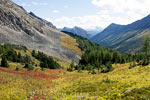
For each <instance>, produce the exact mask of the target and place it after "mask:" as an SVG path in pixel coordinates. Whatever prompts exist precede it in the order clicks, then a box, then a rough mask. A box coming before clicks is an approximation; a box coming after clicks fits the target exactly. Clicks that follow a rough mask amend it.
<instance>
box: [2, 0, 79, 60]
mask: <svg viewBox="0 0 150 100" xmlns="http://www.w3.org/2000/svg"><path fill="white" fill-rule="evenodd" d="M66 38H67V39H70V41H74V43H75V40H74V39H73V38H71V37H70V36H69V35H67V34H65V33H62V32H60V31H58V30H56V29H54V28H52V27H49V26H48V25H47V24H45V23H43V22H41V20H39V19H38V18H35V17H33V16H31V15H30V14H28V13H27V12H26V11H25V10H23V9H22V8H20V6H18V5H16V4H15V3H13V2H12V1H11V0H0V43H1V44H3V43H11V44H16V45H24V46H26V47H27V48H30V49H35V50H38V51H41V52H44V53H46V54H48V55H49V56H53V57H55V58H58V59H60V60H63V61H67V62H71V61H72V60H74V61H75V62H78V61H79V59H80V56H79V54H78V53H77V52H76V51H75V50H74V49H72V48H71V46H72V44H69V43H68V44H67V41H64V39H66ZM65 44H66V45H67V46H68V47H70V48H68V47H67V46H65ZM75 47H76V48H77V49H78V47H77V46H74V48H75Z"/></svg>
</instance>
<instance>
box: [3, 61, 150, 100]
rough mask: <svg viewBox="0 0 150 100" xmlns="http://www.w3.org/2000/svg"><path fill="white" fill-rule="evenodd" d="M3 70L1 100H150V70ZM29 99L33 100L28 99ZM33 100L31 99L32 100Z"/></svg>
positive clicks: (123, 66)
mask: <svg viewBox="0 0 150 100" xmlns="http://www.w3.org/2000/svg"><path fill="white" fill-rule="evenodd" d="M19 67H20V70H19V71H15V67H10V68H8V69H5V68H0V100H10V99H13V100H25V99H26V98H28V100H34V99H35V100H37V99H42V98H43V99H47V100H58V99H60V100H62V99H64V100H72V99H89V98H90V100H94V99H98V98H99V100H105V99H110V100H116V99H118V100H132V99H133V100H134V99H136V100H137V99H140V100H141V99H144V100H147V99H148V98H150V96H149V94H150V92H149V90H150V89H149V86H150V77H149V76H150V73H149V72H150V66H147V67H140V66H138V67H135V68H133V69H128V67H129V64H124V65H114V68H115V70H114V71H113V72H110V73H106V74H97V75H91V74H88V73H87V72H83V73H77V72H66V71H65V70H45V71H40V70H37V69H35V70H34V71H27V70H26V69H23V68H21V66H19ZM29 98H30V99H29ZM31 98H32V99H31Z"/></svg>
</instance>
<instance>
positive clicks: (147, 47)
mask: <svg viewBox="0 0 150 100" xmlns="http://www.w3.org/2000/svg"><path fill="white" fill-rule="evenodd" d="M142 51H143V55H144V59H143V62H142V65H143V66H145V65H149V64H150V36H149V35H147V36H146V37H145V39H144V41H143V45H142Z"/></svg>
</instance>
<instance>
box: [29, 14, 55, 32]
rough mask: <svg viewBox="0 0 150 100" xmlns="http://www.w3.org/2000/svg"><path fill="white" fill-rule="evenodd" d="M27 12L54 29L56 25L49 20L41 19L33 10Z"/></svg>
mask: <svg viewBox="0 0 150 100" xmlns="http://www.w3.org/2000/svg"><path fill="white" fill-rule="evenodd" d="M29 14H30V15H31V16H33V17H35V18H37V19H38V20H40V21H41V22H42V23H43V24H47V25H48V26H50V27H52V28H54V29H56V26H54V25H53V24H52V23H51V22H48V21H47V20H45V19H42V18H40V17H38V16H36V15H35V14H34V13H33V12H30V13H29Z"/></svg>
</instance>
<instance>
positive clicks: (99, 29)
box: [86, 27, 103, 36]
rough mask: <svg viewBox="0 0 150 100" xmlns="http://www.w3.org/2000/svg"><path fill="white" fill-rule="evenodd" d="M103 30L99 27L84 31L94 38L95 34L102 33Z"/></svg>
mask: <svg viewBox="0 0 150 100" xmlns="http://www.w3.org/2000/svg"><path fill="white" fill-rule="evenodd" d="M102 30H103V28H101V27H96V28H94V29H87V30H86V31H87V32H88V33H89V34H91V35H92V36H95V35H96V34H98V33H100V32H102Z"/></svg>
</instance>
